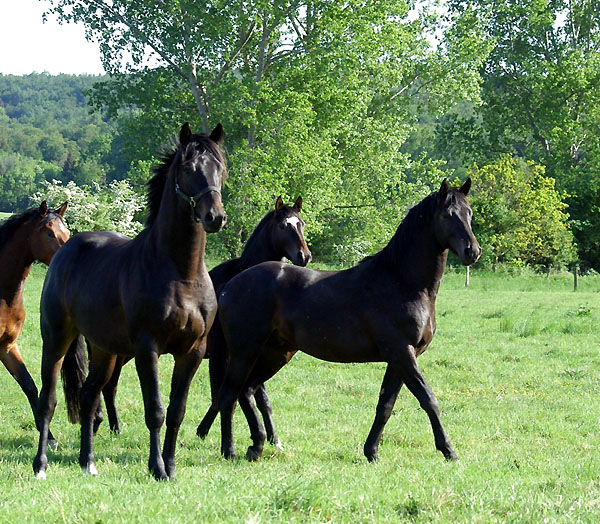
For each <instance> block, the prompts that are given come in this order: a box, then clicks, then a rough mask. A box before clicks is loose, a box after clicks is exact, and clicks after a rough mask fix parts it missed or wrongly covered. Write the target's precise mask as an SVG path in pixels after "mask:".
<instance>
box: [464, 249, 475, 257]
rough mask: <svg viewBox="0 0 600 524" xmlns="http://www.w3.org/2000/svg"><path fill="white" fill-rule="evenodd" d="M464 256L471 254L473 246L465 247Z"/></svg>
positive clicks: (470, 255)
mask: <svg viewBox="0 0 600 524" xmlns="http://www.w3.org/2000/svg"><path fill="white" fill-rule="evenodd" d="M465 256H466V257H469V258H471V257H472V256H473V248H472V247H471V246H467V247H466V248H465Z"/></svg>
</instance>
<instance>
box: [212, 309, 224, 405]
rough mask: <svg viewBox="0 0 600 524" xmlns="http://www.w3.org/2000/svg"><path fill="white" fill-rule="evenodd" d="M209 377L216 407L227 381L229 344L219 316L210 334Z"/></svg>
mask: <svg viewBox="0 0 600 524" xmlns="http://www.w3.org/2000/svg"><path fill="white" fill-rule="evenodd" d="M208 355H209V359H208V375H209V377H210V394H211V399H212V403H213V406H215V405H216V402H217V400H218V396H219V390H220V389H221V386H222V385H223V381H224V380H225V370H226V369H227V360H228V353H227V344H226V342H225V337H224V336H223V329H222V328H221V323H220V322H219V316H218V315H217V317H216V318H215V321H214V324H213V326H212V329H211V330H210V333H209V334H208Z"/></svg>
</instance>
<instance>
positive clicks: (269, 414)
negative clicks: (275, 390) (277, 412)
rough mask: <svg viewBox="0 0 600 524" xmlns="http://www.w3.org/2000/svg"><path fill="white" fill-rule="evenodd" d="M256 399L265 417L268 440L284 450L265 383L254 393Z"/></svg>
mask: <svg viewBox="0 0 600 524" xmlns="http://www.w3.org/2000/svg"><path fill="white" fill-rule="evenodd" d="M254 400H255V401H256V407H257V408H258V410H259V411H260V414H261V415H262V417H263V421H264V425H265V430H266V432H267V440H268V441H269V442H270V443H271V444H272V445H274V446H275V447H276V448H278V449H281V450H283V445H282V444H281V440H280V439H279V437H278V436H277V434H276V433H275V425H274V424H273V408H272V407H271V401H270V400H269V396H268V395H267V389H266V388H265V385H264V383H263V384H261V385H260V386H258V388H257V390H256V392H255V393H254Z"/></svg>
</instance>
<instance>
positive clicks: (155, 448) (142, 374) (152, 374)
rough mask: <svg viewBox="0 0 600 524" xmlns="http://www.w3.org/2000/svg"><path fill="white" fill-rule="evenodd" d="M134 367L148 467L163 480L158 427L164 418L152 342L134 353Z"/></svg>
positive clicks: (156, 357) (156, 354) (163, 465)
mask: <svg viewBox="0 0 600 524" xmlns="http://www.w3.org/2000/svg"><path fill="white" fill-rule="evenodd" d="M135 367H136V370H137V373H138V377H139V379H140V386H141V388H142V397H143V399H144V414H145V419H146V427H147V428H148V431H149V432H150V457H149V459H148V469H149V470H150V472H151V473H152V475H154V478H156V479H157V480H165V479H167V478H168V476H167V473H166V471H165V464H164V462H163V458H162V455H161V451H160V428H161V427H162V425H163V422H164V420H165V412H164V408H163V404H162V401H161V399H160V390H159V385H158V351H157V349H156V347H155V345H154V344H153V343H151V345H150V347H148V346H145V347H143V346H142V348H141V349H140V350H139V351H138V352H137V353H136V355H135Z"/></svg>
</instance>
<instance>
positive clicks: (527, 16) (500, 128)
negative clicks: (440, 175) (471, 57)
mask: <svg viewBox="0 0 600 524" xmlns="http://www.w3.org/2000/svg"><path fill="white" fill-rule="evenodd" d="M450 6H451V7H452V9H453V11H454V12H457V13H459V12H466V11H469V10H470V11H473V12H474V13H476V14H477V16H478V17H479V18H480V20H482V22H484V24H483V25H484V27H485V32H486V34H487V37H488V38H489V40H490V41H493V42H494V48H493V50H492V52H491V53H490V55H489V57H488V59H487V60H486V62H485V65H484V68H483V73H482V77H483V84H482V99H483V104H482V105H481V107H480V108H478V109H476V111H474V113H473V114H471V115H469V114H467V115H463V116H464V117H461V116H460V115H456V114H455V115H454V116H453V117H452V118H450V119H448V120H447V122H446V124H447V126H446V127H445V128H444V130H443V132H442V134H443V135H444V136H445V137H446V139H447V140H446V144H451V146H452V147H453V148H457V147H460V145H461V144H464V145H465V147H463V148H462V152H463V153H465V154H466V157H467V158H468V159H477V160H478V161H481V160H484V161H485V160H490V159H492V158H494V155H495V156H496V157H497V155H499V154H503V153H507V152H508V153H511V154H517V155H519V156H521V157H523V158H526V159H531V160H534V161H535V162H536V163H540V164H542V165H544V166H545V167H546V175H547V176H549V177H553V178H555V179H556V182H557V187H558V188H559V189H560V190H561V191H565V192H566V193H567V194H568V197H567V203H568V204H569V213H570V215H571V218H572V226H573V232H574V234H575V237H576V239H577V243H578V249H579V256H580V257H581V259H582V261H583V263H584V264H586V265H588V266H592V267H595V268H596V269H599V268H600V209H599V207H598V198H599V196H600V174H599V171H598V165H599V163H600V9H598V3H597V2H595V1H592V0H574V1H572V0H525V1H523V0H508V1H502V2H498V1H496V0H451V1H450Z"/></svg>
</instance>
